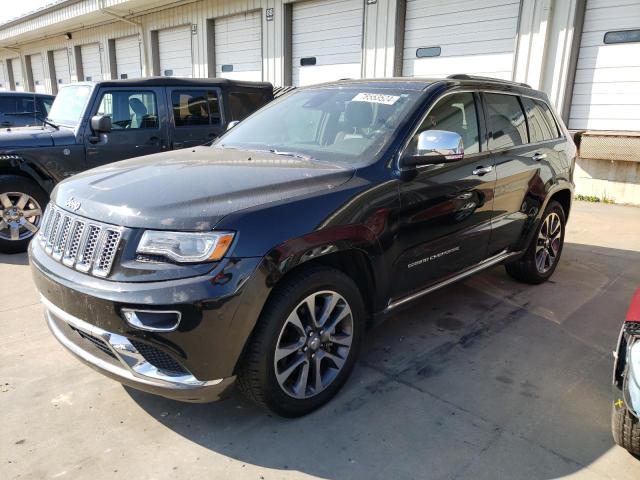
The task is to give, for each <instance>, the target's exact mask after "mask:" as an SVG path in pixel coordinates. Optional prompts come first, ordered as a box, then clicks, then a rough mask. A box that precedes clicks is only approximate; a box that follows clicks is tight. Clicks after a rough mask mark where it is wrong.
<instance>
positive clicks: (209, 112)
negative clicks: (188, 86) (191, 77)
mask: <svg viewBox="0 0 640 480" xmlns="http://www.w3.org/2000/svg"><path fill="white" fill-rule="evenodd" d="M171 103H172V105H173V119H174V121H175V124H176V127H186V126H193V125H219V124H220V109H219V107H218V95H217V94H216V93H215V92H207V91H206V90H174V91H173V92H172V93H171Z"/></svg>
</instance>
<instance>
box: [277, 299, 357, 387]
mask: <svg viewBox="0 0 640 480" xmlns="http://www.w3.org/2000/svg"><path fill="white" fill-rule="evenodd" d="M353 331H354V330H353V315H352V312H351V308H350V307H349V304H348V303H347V301H346V300H345V299H344V297H343V296H342V295H340V294H339V293H337V292H334V291H330V290H324V291H319V292H315V293H313V294H311V295H309V296H308V297H307V298H305V299H304V300H303V301H302V302H300V303H299V304H298V306H297V307H296V308H294V309H293V311H292V312H291V313H290V314H289V316H288V317H287V320H286V321H285V323H284V326H283V327H282V330H281V331H280V335H279V336H278V342H277V344H276V350H275V356H274V368H275V374H276V379H277V381H278V384H279V385H280V387H281V388H282V390H283V391H284V392H285V393H287V395H289V396H291V397H294V398H298V399H305V398H310V397H313V396H315V395H318V394H319V393H320V392H322V391H323V390H325V389H326V388H327V387H328V386H329V385H331V383H333V381H334V380H335V379H336V377H337V376H338V374H339V373H340V371H341V370H342V367H343V366H344V364H345V362H346V361H347V358H348V356H349V352H350V350H351V344H352V342H353Z"/></svg>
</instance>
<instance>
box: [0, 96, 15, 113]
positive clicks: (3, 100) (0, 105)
mask: <svg viewBox="0 0 640 480" xmlns="http://www.w3.org/2000/svg"><path fill="white" fill-rule="evenodd" d="M16 103H17V102H16V97H13V96H6V97H0V113H15V112H16Z"/></svg>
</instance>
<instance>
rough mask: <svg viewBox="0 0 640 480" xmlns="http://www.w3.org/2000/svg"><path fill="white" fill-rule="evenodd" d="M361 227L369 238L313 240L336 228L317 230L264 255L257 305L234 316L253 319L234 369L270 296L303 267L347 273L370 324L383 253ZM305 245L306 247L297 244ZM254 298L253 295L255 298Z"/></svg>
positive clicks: (239, 361)
mask: <svg viewBox="0 0 640 480" xmlns="http://www.w3.org/2000/svg"><path fill="white" fill-rule="evenodd" d="M361 228H363V229H365V230H366V232H364V231H362V230H360V227H359V226H353V229H355V231H358V232H360V233H366V235H365V237H366V239H365V238H363V237H362V236H361V235H357V236H355V237H348V236H343V237H341V238H340V240H337V239H333V240H332V241H318V242H314V241H313V239H314V238H317V239H320V238H322V239H326V238H328V237H327V234H329V237H330V236H331V234H330V232H329V230H333V229H327V230H328V231H327V232H325V231H320V232H315V233H314V234H311V235H308V236H305V237H302V238H298V239H294V240H290V241H288V242H285V243H284V244H282V245H280V246H279V247H276V248H274V249H273V250H271V251H270V252H269V253H268V254H267V255H266V256H265V257H264V258H263V259H262V261H261V262H260V265H259V266H258V268H257V269H256V270H257V271H256V273H258V272H259V273H258V276H259V280H257V281H258V282H259V289H260V290H261V293H257V294H256V295H259V299H257V303H258V307H254V308H253V309H252V310H251V312H247V311H246V310H244V309H241V311H237V312H236V315H235V317H244V318H245V319H244V320H242V321H243V322H246V317H247V315H249V317H250V318H251V323H250V328H249V331H248V332H247V335H246V337H245V338H246V340H245V342H244V345H243V347H242V350H241V352H240V354H239V355H238V358H237V360H236V364H235V368H234V371H237V369H238V367H239V366H240V364H241V362H242V360H243V358H244V357H245V354H246V350H247V347H248V346H249V345H250V344H251V340H252V337H253V335H254V332H255V327H256V325H257V323H258V320H259V318H260V316H261V315H262V312H263V311H264V309H265V307H266V306H267V304H268V303H269V300H270V298H271V297H272V295H273V294H274V293H275V292H276V290H277V288H278V285H282V282H283V281H284V280H285V279H287V278H289V277H290V276H291V275H293V274H295V273H297V272H299V271H300V270H301V269H303V268H309V267H311V266H316V265H322V266H326V267H330V268H335V269H337V270H340V271H341V272H343V273H345V274H346V275H348V276H349V277H350V278H351V279H352V280H353V281H354V283H355V284H356V286H357V287H358V290H359V291H360V294H361V295H362V299H363V302H364V305H365V309H366V314H367V324H370V323H371V321H372V319H373V315H374V313H375V310H376V303H375V302H376V298H378V297H379V295H377V293H376V292H377V291H378V290H379V288H380V287H379V285H378V284H377V282H376V280H375V278H376V277H375V274H374V272H375V268H376V266H375V258H374V257H376V256H377V255H378V254H380V253H381V249H380V245H379V244H378V241H377V239H376V238H375V236H373V234H372V232H371V231H370V230H369V229H368V228H366V227H361ZM353 229H352V231H353ZM367 232H368V233H367ZM319 234H320V235H319ZM302 246H304V247H305V248H296V247H302ZM254 281H256V279H254ZM247 283H249V285H247V287H249V288H254V287H253V285H256V287H258V285H257V284H255V283H253V282H247ZM255 298H256V297H255V295H254V299H255Z"/></svg>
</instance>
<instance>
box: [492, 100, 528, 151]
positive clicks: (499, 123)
mask: <svg viewBox="0 0 640 480" xmlns="http://www.w3.org/2000/svg"><path fill="white" fill-rule="evenodd" d="M485 97H486V99H487V113H488V114H489V125H490V130H491V133H490V136H489V149H490V150H502V149H504V148H510V147H515V146H517V145H523V144H525V143H527V123H526V122H525V120H524V113H523V111H522V107H521V106H520V101H519V100H518V97H516V96H515V95H502V94H497V93H487V94H485Z"/></svg>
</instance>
